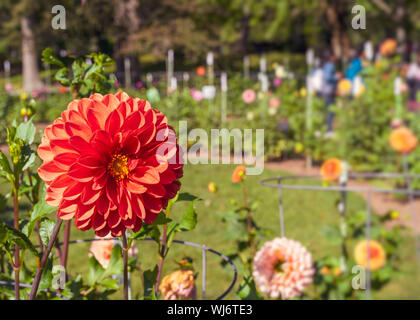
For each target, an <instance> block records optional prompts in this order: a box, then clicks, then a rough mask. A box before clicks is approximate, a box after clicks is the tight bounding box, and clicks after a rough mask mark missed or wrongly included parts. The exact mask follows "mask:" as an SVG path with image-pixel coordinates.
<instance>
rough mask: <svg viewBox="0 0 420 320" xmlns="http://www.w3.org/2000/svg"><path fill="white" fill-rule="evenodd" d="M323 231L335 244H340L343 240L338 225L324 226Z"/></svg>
mask: <svg viewBox="0 0 420 320" xmlns="http://www.w3.org/2000/svg"><path fill="white" fill-rule="evenodd" d="M322 232H323V233H324V235H325V238H326V239H327V240H328V241H329V242H331V243H333V244H340V243H341V242H342V240H343V239H342V236H341V233H340V229H339V228H338V227H337V226H324V228H323V229H322Z"/></svg>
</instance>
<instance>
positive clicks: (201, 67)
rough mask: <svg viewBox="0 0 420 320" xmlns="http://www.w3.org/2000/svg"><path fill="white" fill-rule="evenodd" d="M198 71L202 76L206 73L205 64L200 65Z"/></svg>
mask: <svg viewBox="0 0 420 320" xmlns="http://www.w3.org/2000/svg"><path fill="white" fill-rule="evenodd" d="M196 73H197V76H200V77H202V76H204V75H205V74H206V68H204V67H203V66H199V67H197V70H196Z"/></svg>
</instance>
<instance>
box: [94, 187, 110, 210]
mask: <svg viewBox="0 0 420 320" xmlns="http://www.w3.org/2000/svg"><path fill="white" fill-rule="evenodd" d="M110 205H111V204H110V202H109V200H108V198H107V196H106V192H102V193H101V196H100V197H99V199H98V202H97V203H96V208H97V209H98V212H99V213H101V214H103V215H106V214H107V213H108V212H109V208H110Z"/></svg>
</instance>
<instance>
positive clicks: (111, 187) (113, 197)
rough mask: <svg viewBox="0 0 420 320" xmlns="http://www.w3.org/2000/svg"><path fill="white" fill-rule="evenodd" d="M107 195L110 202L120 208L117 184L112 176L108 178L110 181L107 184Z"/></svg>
mask: <svg viewBox="0 0 420 320" xmlns="http://www.w3.org/2000/svg"><path fill="white" fill-rule="evenodd" d="M106 195H107V197H108V199H109V201H111V202H112V203H113V204H114V205H116V206H118V193H117V184H116V182H115V180H114V179H113V178H112V177H111V176H108V181H107V183H106Z"/></svg>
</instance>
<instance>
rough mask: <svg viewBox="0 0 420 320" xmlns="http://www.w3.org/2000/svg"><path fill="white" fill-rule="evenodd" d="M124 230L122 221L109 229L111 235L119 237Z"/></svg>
mask: <svg viewBox="0 0 420 320" xmlns="http://www.w3.org/2000/svg"><path fill="white" fill-rule="evenodd" d="M124 231H125V227H124V225H123V224H122V223H120V224H118V225H117V226H116V227H115V228H113V229H111V235H112V236H113V237H121V236H122V235H123V233H124Z"/></svg>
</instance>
